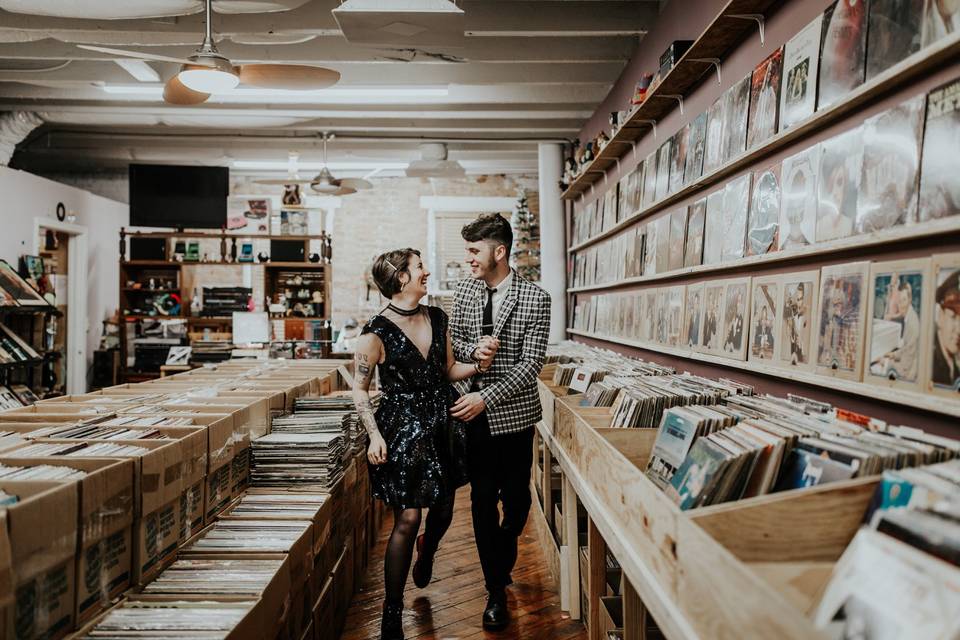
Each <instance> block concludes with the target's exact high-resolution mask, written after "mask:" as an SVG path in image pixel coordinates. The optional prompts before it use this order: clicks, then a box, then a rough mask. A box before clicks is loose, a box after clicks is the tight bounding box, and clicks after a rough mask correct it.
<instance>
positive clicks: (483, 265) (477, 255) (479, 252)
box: [467, 240, 499, 280]
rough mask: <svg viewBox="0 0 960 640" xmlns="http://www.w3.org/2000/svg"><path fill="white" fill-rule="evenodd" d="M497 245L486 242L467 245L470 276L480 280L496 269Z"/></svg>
mask: <svg viewBox="0 0 960 640" xmlns="http://www.w3.org/2000/svg"><path fill="white" fill-rule="evenodd" d="M498 248H499V245H495V244H494V243H492V242H487V241H486V240H477V241H476V242H468V243H467V264H469V265H470V275H471V276H473V277H474V278H475V279H477V280H480V279H482V278H483V277H484V276H485V275H487V274H488V273H492V272H493V271H494V270H495V269H496V268H497V261H496V253H497V249H498Z"/></svg>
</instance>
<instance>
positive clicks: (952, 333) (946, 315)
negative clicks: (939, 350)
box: [937, 307, 960, 356]
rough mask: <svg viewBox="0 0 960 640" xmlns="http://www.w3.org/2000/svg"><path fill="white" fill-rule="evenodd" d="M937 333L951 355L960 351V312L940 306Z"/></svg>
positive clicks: (941, 343)
mask: <svg viewBox="0 0 960 640" xmlns="http://www.w3.org/2000/svg"><path fill="white" fill-rule="evenodd" d="M937 330H938V331H937V333H938V335H939V337H940V345H941V346H942V347H943V348H944V350H945V351H946V352H947V353H949V354H950V355H954V356H955V355H956V354H957V352H958V351H960V314H958V313H957V312H956V311H954V310H953V309H945V308H943V307H940V308H939V313H938V314H937Z"/></svg>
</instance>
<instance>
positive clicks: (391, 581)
mask: <svg viewBox="0 0 960 640" xmlns="http://www.w3.org/2000/svg"><path fill="white" fill-rule="evenodd" d="M452 521H453V496H450V497H449V498H448V499H447V501H446V502H443V503H441V504H438V505H435V506H433V507H431V508H430V510H429V511H427V526H426V528H425V529H424V532H423V534H424V541H423V542H424V547H425V549H424V550H425V551H426V552H427V553H432V552H433V551H436V549H437V547H439V546H440V539H441V538H443V534H445V533H446V532H447V529H449V528H450V523H451V522H452ZM419 532H420V509H419V508H417V507H414V508H411V509H396V508H395V509H394V510H393V532H392V533H391V534H390V540H389V541H388V542H387V551H386V554H385V557H384V559H383V579H384V583H385V586H386V592H387V593H386V599H387V602H388V603H393V604H399V603H402V602H403V588H404V586H405V585H406V583H407V574H409V573H410V563H411V561H412V560H413V547H414V545H415V544H416V542H417V534H418V533H419Z"/></svg>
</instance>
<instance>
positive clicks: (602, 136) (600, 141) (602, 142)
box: [595, 131, 610, 153]
mask: <svg viewBox="0 0 960 640" xmlns="http://www.w3.org/2000/svg"><path fill="white" fill-rule="evenodd" d="M609 142H610V138H608V137H607V133H606V132H605V131H601V132H600V133H599V134H598V135H597V142H596V145H595V148H596V150H597V153H600V152H601V151H603V148H604V147H606V146H607V143H609Z"/></svg>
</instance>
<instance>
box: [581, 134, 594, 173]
mask: <svg viewBox="0 0 960 640" xmlns="http://www.w3.org/2000/svg"><path fill="white" fill-rule="evenodd" d="M593 144H594V142H593V140H591V141H590V142H588V143H587V144H585V145H584V146H583V158H582V159H581V160H580V166H581V167H585V166H587V165H588V164H589V163H591V162H593V158H594V155H593Z"/></svg>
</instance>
